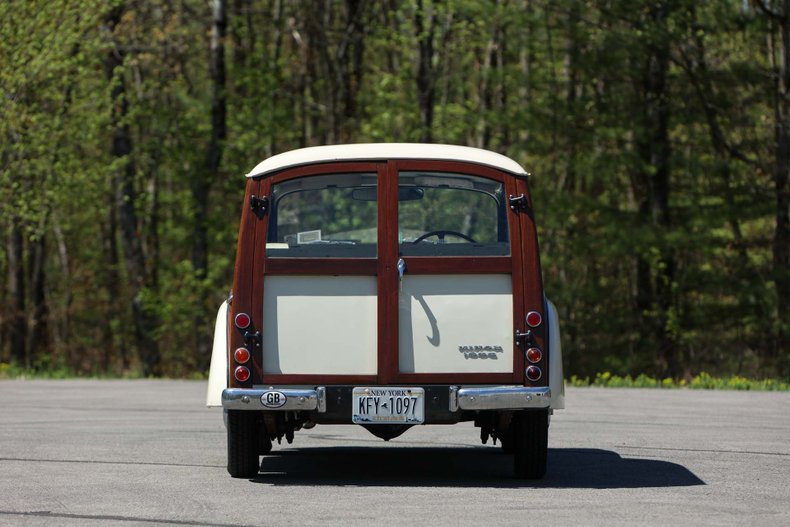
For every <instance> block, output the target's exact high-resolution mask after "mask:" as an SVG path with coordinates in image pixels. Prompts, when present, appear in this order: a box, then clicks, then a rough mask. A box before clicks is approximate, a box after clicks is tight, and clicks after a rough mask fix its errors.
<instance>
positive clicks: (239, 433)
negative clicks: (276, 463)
mask: <svg viewBox="0 0 790 527" xmlns="http://www.w3.org/2000/svg"><path fill="white" fill-rule="evenodd" d="M257 417H258V416H257V414H256V412H250V411H243V410H228V474H230V475H231V477H234V478H252V477H255V475H257V474H258V468H259V467H260V465H259V464H258V423H257Z"/></svg>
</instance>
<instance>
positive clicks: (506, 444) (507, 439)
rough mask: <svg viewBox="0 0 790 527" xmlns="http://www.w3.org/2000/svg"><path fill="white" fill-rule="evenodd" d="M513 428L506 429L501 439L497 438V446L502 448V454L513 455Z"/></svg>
mask: <svg viewBox="0 0 790 527" xmlns="http://www.w3.org/2000/svg"><path fill="white" fill-rule="evenodd" d="M514 428H515V426H513V425H511V426H510V427H508V429H507V431H506V432H505V433H504V435H503V436H502V437H500V438H499V444H500V445H501V446H502V452H504V453H505V454H512V453H513V443H514V441H515V440H514V439H513V436H514V432H513V429H514Z"/></svg>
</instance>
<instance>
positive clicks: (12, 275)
mask: <svg viewBox="0 0 790 527" xmlns="http://www.w3.org/2000/svg"><path fill="white" fill-rule="evenodd" d="M10 223H11V225H10V227H9V229H8V237H7V240H6V258H7V261H8V297H9V304H10V305H9V313H8V332H7V335H8V340H9V345H10V351H11V360H12V361H14V362H15V363H16V364H18V365H19V366H25V367H30V363H29V357H28V356H27V354H26V353H25V340H26V338H27V322H26V320H25V312H26V306H25V269H24V252H23V251H24V242H23V238H22V228H21V226H20V225H19V219H18V218H15V217H12V218H11V221H10Z"/></svg>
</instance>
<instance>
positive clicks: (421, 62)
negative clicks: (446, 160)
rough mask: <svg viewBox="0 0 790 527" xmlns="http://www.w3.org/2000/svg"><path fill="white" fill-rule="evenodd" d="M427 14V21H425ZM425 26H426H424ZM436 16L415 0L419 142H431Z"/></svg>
mask: <svg viewBox="0 0 790 527" xmlns="http://www.w3.org/2000/svg"><path fill="white" fill-rule="evenodd" d="M426 15H427V22H426ZM426 26H427V27H426ZM435 28H436V17H435V15H434V13H433V10H430V12H427V13H426V9H425V8H424V6H423V2H422V0H417V10H416V11H415V13H414V29H415V31H416V32H417V42H418V47H419V58H418V64H417V100H418V101H419V106H420V142H421V143H432V142H433V110H434V108H433V105H434V97H435V92H436V90H435V86H436V82H435V76H434V68H433V42H434V32H435Z"/></svg>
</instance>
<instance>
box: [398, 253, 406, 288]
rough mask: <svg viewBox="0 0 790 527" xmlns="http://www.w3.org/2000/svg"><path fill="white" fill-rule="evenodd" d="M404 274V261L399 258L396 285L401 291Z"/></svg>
mask: <svg viewBox="0 0 790 527" xmlns="http://www.w3.org/2000/svg"><path fill="white" fill-rule="evenodd" d="M404 273H406V261H405V260H404V259H403V258H400V259H398V284H399V286H400V289H401V290H403V275H404Z"/></svg>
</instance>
